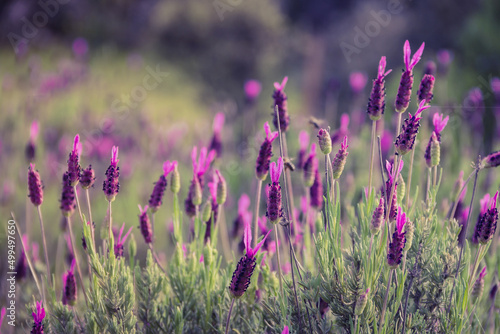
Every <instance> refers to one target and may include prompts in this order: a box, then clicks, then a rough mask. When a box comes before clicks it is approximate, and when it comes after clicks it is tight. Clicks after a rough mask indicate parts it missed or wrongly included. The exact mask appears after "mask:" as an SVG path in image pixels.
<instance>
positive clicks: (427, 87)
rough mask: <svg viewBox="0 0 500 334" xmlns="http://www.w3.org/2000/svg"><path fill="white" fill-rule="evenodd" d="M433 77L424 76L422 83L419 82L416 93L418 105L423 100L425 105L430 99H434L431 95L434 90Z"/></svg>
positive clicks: (429, 75)
mask: <svg viewBox="0 0 500 334" xmlns="http://www.w3.org/2000/svg"><path fill="white" fill-rule="evenodd" d="M434 81H435V79H434V76H433V75H431V74H424V76H423V78H422V81H420V87H419V88H418V92H417V98H418V103H420V102H422V101H423V100H425V103H426V104H430V103H431V100H432V98H433V97H434V95H433V93H432V92H433V90H434Z"/></svg>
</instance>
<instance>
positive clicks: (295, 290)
mask: <svg viewBox="0 0 500 334" xmlns="http://www.w3.org/2000/svg"><path fill="white" fill-rule="evenodd" d="M289 228H290V226H287V227H285V230H286V232H287V234H288V243H289V246H290V269H291V270H290V271H291V273H292V285H293V292H294V296H295V304H296V305H297V312H298V313H299V328H300V327H301V324H302V316H301V315H300V307H299V298H298V297H297V288H296V287H295V274H294V271H295V270H294V269H293V267H294V266H293V264H292V263H291V262H292V259H293V252H292V249H293V247H292V240H291V235H290V234H291V233H290V229H289ZM297 271H298V268H297ZM309 321H310V320H309ZM309 325H311V324H310V323H309Z"/></svg>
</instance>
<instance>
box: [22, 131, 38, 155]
mask: <svg viewBox="0 0 500 334" xmlns="http://www.w3.org/2000/svg"><path fill="white" fill-rule="evenodd" d="M37 138H38V122H37V121H33V123H31V127H30V140H29V141H28V144H27V145H26V149H25V151H24V153H25V155H26V160H27V161H28V162H34V161H35V158H36V139H37Z"/></svg>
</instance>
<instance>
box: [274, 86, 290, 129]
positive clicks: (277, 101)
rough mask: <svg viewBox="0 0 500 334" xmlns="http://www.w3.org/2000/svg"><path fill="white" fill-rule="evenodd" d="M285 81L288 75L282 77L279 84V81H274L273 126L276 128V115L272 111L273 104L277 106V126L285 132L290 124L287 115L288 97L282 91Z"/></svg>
mask: <svg viewBox="0 0 500 334" xmlns="http://www.w3.org/2000/svg"><path fill="white" fill-rule="evenodd" d="M287 81H288V77H284V78H283V81H282V82H281V84H280V83H279V82H275V83H274V93H273V99H274V105H273V124H274V127H275V128H276V129H278V117H277V116H276V112H274V106H277V107H278V115H279V121H280V124H279V126H280V129H281V131H282V132H286V131H287V130H288V126H289V125H290V116H289V115H288V106H287V101H286V100H287V99H288V98H287V96H286V94H285V92H284V90H285V86H286V83H287Z"/></svg>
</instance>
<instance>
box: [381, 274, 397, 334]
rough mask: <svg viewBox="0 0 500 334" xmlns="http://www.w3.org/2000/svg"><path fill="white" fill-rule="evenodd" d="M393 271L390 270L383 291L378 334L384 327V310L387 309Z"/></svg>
mask: <svg viewBox="0 0 500 334" xmlns="http://www.w3.org/2000/svg"><path fill="white" fill-rule="evenodd" d="M394 271H395V269H392V270H391V272H390V273H389V281H388V282H387V289H386V290H385V297H384V305H383V306H382V312H381V313H380V323H379V326H378V332H379V333H380V331H381V330H382V326H383V325H384V317H385V310H386V308H387V299H388V298H389V290H390V289H391V283H392V275H393V273H394Z"/></svg>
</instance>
